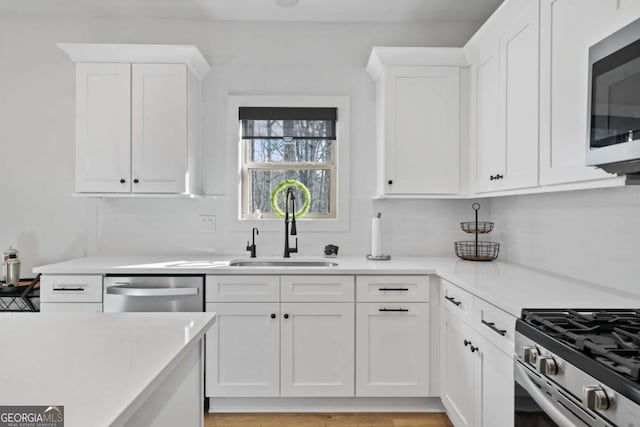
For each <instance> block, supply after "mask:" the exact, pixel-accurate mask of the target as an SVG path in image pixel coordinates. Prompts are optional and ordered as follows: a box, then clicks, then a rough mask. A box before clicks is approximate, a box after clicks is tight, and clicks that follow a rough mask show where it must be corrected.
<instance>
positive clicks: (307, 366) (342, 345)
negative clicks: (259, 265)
mask: <svg viewBox="0 0 640 427" xmlns="http://www.w3.org/2000/svg"><path fill="white" fill-rule="evenodd" d="M281 312H282V321H281V325H282V326H281V328H282V330H281V357H280V359H281V365H280V366H281V368H280V369H281V384H282V386H281V395H282V396H309V397H310V396H353V395H354V313H353V312H354V307H353V304H352V303H304V302H301V303H282V305H281Z"/></svg>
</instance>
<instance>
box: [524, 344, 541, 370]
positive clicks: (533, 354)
mask: <svg viewBox="0 0 640 427" xmlns="http://www.w3.org/2000/svg"><path fill="white" fill-rule="evenodd" d="M538 356H540V353H539V352H538V349H537V348H535V347H532V346H525V347H522V358H523V359H524V361H525V362H527V363H529V364H531V365H534V366H535V365H536V362H537V361H538Z"/></svg>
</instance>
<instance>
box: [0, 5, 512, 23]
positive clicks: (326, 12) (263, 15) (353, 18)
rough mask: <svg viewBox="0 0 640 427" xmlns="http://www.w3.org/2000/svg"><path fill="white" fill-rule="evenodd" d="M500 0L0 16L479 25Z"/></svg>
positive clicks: (11, 10) (29, 11)
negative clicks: (454, 23) (453, 22)
mask: <svg viewBox="0 0 640 427" xmlns="http://www.w3.org/2000/svg"><path fill="white" fill-rule="evenodd" d="M502 1H503V0H300V1H299V3H298V4H297V5H296V6H294V7H290V8H283V7H280V6H278V5H277V4H276V0H0V17H2V16H16V15H18V16H20V15H27V16H69V15H71V16H90V17H103V16H104V17H149V18H177V19H205V20H220V21H304V22H310V21H311V22H313V21H315V22H435V21H469V22H483V21H484V20H486V19H487V18H488V17H489V15H491V13H492V12H493V11H494V10H495V9H496V8H497V7H498V6H499V5H500V3H502Z"/></svg>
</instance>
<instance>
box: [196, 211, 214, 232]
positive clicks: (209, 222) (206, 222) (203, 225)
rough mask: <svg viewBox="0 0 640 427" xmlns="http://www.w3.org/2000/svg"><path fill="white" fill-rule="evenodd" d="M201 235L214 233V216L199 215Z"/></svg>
mask: <svg viewBox="0 0 640 427" xmlns="http://www.w3.org/2000/svg"><path fill="white" fill-rule="evenodd" d="M198 222H199V224H200V232H201V233H215V232H216V216H215V215H200V216H199V217H198Z"/></svg>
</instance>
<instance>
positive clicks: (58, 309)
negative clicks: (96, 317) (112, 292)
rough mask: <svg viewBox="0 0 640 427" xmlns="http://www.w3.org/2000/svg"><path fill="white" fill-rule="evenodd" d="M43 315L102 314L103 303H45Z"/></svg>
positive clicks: (42, 305)
mask: <svg viewBox="0 0 640 427" xmlns="http://www.w3.org/2000/svg"><path fill="white" fill-rule="evenodd" d="M40 312H41V313H102V303H101V302H43V303H40Z"/></svg>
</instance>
